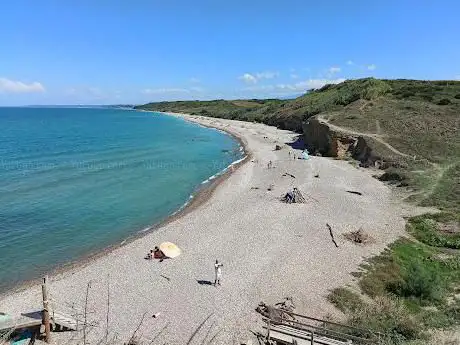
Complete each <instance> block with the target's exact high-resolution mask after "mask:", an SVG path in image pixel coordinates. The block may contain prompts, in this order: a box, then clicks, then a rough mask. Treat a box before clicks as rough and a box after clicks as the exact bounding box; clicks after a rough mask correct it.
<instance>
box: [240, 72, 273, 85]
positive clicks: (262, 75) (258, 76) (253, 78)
mask: <svg viewBox="0 0 460 345" xmlns="http://www.w3.org/2000/svg"><path fill="white" fill-rule="evenodd" d="M278 75H279V73H278V72H271V71H265V72H258V73H253V74H251V73H245V74H243V75H241V76H239V77H238V79H240V80H242V81H244V82H245V83H247V84H256V83H257V82H258V81H259V80H262V79H273V78H276V77H277V76H278Z"/></svg>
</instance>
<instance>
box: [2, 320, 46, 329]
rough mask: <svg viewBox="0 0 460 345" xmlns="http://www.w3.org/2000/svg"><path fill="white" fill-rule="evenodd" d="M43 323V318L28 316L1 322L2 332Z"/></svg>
mask: <svg viewBox="0 0 460 345" xmlns="http://www.w3.org/2000/svg"><path fill="white" fill-rule="evenodd" d="M41 324H42V320H41V319H34V318H31V317H27V316H21V317H18V318H13V319H10V320H6V321H2V322H1V323H0V332H4V331H10V330H14V329H23V328H31V327H37V326H40V325H41Z"/></svg>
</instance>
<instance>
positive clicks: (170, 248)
mask: <svg viewBox="0 0 460 345" xmlns="http://www.w3.org/2000/svg"><path fill="white" fill-rule="evenodd" d="M160 250H161V251H162V252H163V254H164V255H165V256H167V257H168V258H175V257H176V256H179V255H180V253H181V250H180V248H179V247H178V246H176V245H175V244H174V243H171V242H163V243H162V244H160Z"/></svg>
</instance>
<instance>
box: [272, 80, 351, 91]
mask: <svg viewBox="0 0 460 345" xmlns="http://www.w3.org/2000/svg"><path fill="white" fill-rule="evenodd" d="M344 81H345V79H344V78H337V79H308V80H304V81H301V82H298V83H295V84H278V85H276V88H278V89H281V90H291V91H306V90H309V89H318V88H320V87H323V86H324V85H326V84H339V83H342V82H344Z"/></svg>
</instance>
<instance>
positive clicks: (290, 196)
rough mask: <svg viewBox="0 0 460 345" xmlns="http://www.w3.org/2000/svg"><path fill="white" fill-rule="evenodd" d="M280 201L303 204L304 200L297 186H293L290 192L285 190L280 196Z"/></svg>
mask: <svg viewBox="0 0 460 345" xmlns="http://www.w3.org/2000/svg"><path fill="white" fill-rule="evenodd" d="M281 201H282V202H285V203H287V204H293V203H297V204H298V203H302V204H304V203H305V202H306V201H305V198H304V197H303V195H302V193H301V192H300V190H299V189H297V188H294V189H293V190H292V192H287V193H286V194H285V195H284V196H283V197H281Z"/></svg>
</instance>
